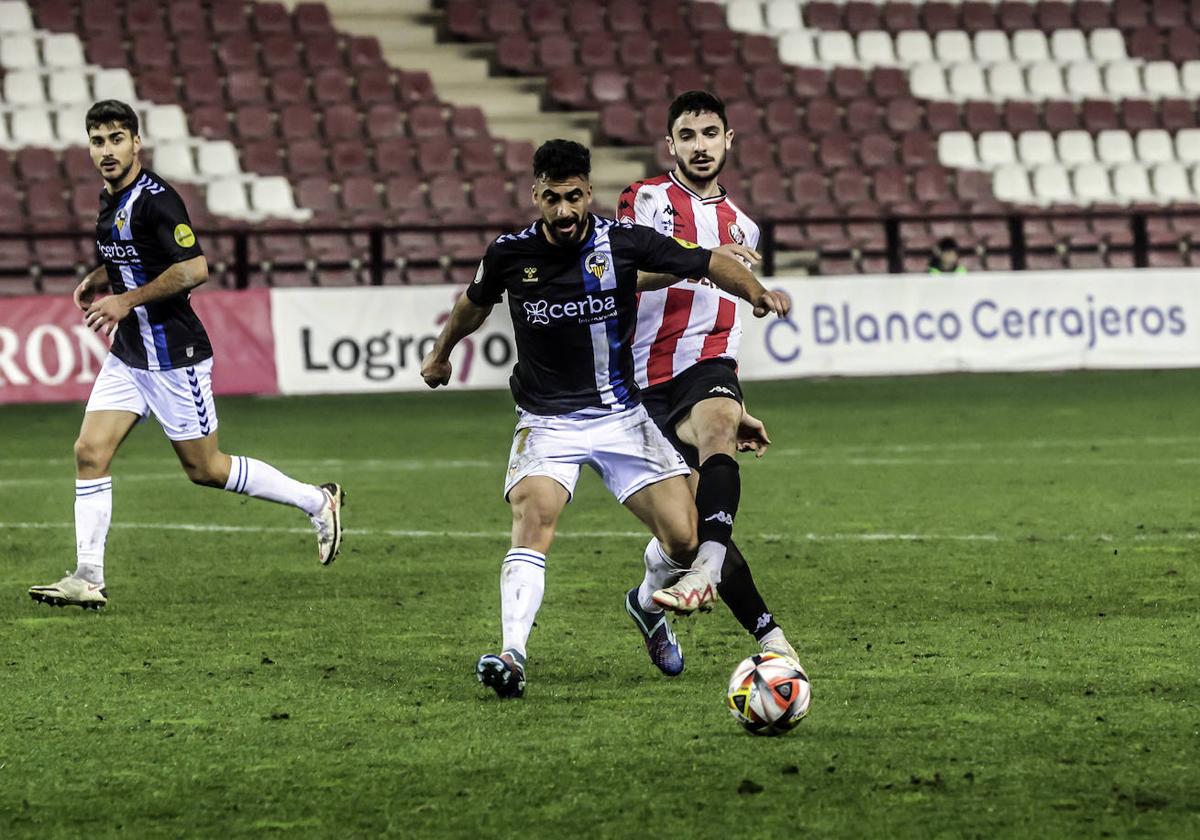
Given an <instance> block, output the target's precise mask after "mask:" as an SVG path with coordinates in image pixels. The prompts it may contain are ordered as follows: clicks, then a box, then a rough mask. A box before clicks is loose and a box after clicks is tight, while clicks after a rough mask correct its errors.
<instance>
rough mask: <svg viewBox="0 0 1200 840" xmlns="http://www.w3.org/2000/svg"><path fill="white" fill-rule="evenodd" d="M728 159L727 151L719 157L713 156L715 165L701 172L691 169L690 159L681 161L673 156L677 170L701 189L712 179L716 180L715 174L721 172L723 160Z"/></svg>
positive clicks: (723, 164)
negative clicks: (705, 172) (704, 172)
mask: <svg viewBox="0 0 1200 840" xmlns="http://www.w3.org/2000/svg"><path fill="white" fill-rule="evenodd" d="M727 160H729V153H728V152H726V153H724V154H722V155H721V157H719V158H716V157H714V158H713V161H714V163H715V165H714V166H713V168H712V169H711V170H710V171H709V172H708V173H707V174H701V173H699V172H697V171H696V170H694V169H692V167H691V162H690V161H687V162H685V161H683V160H681V159H680V158H675V163H676V164H677V165H678V166H679V171H680V172H682V173H683V175H684V177H685V178H687V179H688V180H689V181H691V182H692V184H694V185H695V186H696V187H697V188H698V189H701V190H703V189H704V188H705V187H707V186H708V185H709V184H711V183H712V182H713V181H715V180H717V176H718V175H720V174H721V170H722V169H724V168H725V162H726V161H727Z"/></svg>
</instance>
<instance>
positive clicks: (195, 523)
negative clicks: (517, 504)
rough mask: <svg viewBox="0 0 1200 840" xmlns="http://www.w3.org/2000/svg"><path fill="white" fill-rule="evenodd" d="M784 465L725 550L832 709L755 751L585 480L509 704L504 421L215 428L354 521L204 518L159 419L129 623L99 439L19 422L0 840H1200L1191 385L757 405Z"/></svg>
mask: <svg viewBox="0 0 1200 840" xmlns="http://www.w3.org/2000/svg"><path fill="white" fill-rule="evenodd" d="M747 394H748V398H749V400H750V407H751V410H752V411H754V412H755V413H756V414H759V415H760V416H761V417H762V418H763V419H764V420H765V421H766V422H767V424H768V428H769V430H770V432H771V434H772V437H773V439H774V441H775V446H774V447H773V448H772V451H771V452H770V453H769V454H768V455H767V457H766V458H765V459H763V460H762V461H759V462H755V461H753V460H743V461H742V466H743V469H742V476H743V495H742V512H741V515H740V517H739V519H738V524H737V529H736V533H737V534H738V540H739V542H740V543H741V544H742V545H743V548H744V550H745V553H746V554H747V556H748V557H749V558H750V561H751V565H752V567H753V569H754V572H755V576H756V579H757V580H758V582H759V584H760V586H761V588H762V590H763V591H764V592H765V594H766V597H767V601H768V604H770V605H771V606H772V608H773V609H774V610H775V613H776V615H777V616H778V618H779V619H780V621H781V622H782V624H783V626H784V627H785V629H786V630H787V631H788V635H789V637H790V638H791V639H792V641H793V642H794V643H795V644H796V647H797V648H798V649H799V650H800V652H801V655H802V658H803V661H804V662H805V664H806V665H807V667H808V669H809V672H810V674H811V677H812V680H813V696H814V700H813V706H812V711H811V714H810V716H809V718H808V719H807V720H806V721H805V722H804V723H803V724H802V725H801V726H800V727H799V728H798V729H797V730H796V731H794V732H793V733H791V734H789V735H787V736H786V737H782V738H775V739H764V738H755V737H753V736H750V735H747V734H745V733H743V732H742V731H741V730H740V729H739V728H738V727H737V725H736V724H735V723H734V721H733V720H732V718H731V717H730V716H729V714H728V713H727V712H726V710H725V709H724V707H723V697H724V688H725V682H726V680H727V678H728V675H729V673H730V672H731V671H732V669H733V667H734V666H735V665H736V664H737V662H738V661H739V660H740V659H741V658H742V657H744V656H746V655H748V654H750V653H752V652H753V651H754V649H755V648H754V646H753V644H752V640H751V639H750V638H749V637H748V636H747V635H745V634H744V633H743V631H742V630H741V628H740V627H739V626H738V625H737V624H736V622H735V621H734V620H733V618H732V617H731V616H730V615H729V614H728V612H727V611H725V610H724V609H723V608H718V610H717V611H716V612H714V613H711V614H709V615H706V616H698V617H694V618H691V619H688V620H681V621H678V622H677V623H676V630H677V632H678V634H679V636H680V640H681V642H682V644H683V645H684V650H685V653H686V655H687V658H688V659H687V663H688V664H687V670H686V672H685V673H684V674H683V675H682V676H681V677H679V678H678V679H675V680H667V679H664V678H662V677H660V676H659V675H658V674H657V672H656V671H654V669H653V668H652V666H651V665H650V664H649V662H648V660H647V658H646V656H645V653H644V650H643V649H642V646H641V641H640V638H639V636H638V635H637V633H636V632H635V631H634V628H633V626H632V624H631V622H630V621H629V619H628V617H627V616H626V615H625V614H624V612H623V610H622V605H621V599H622V596H623V594H624V593H625V591H626V589H627V588H628V587H630V586H632V585H633V584H634V583H635V582H636V581H637V580H638V579H639V578H640V574H641V572H640V568H641V549H642V546H643V545H644V542H645V537H644V536H643V535H642V534H641V529H640V525H639V524H638V523H637V522H636V520H634V518H633V517H632V515H630V514H629V513H628V512H626V511H625V510H623V509H622V508H620V506H618V505H617V504H616V502H615V501H613V500H612V499H611V498H610V497H609V496H607V494H606V492H605V491H604V489H603V486H602V485H601V484H600V482H599V481H598V480H597V479H596V477H595V476H594V475H592V474H590V473H586V474H585V477H584V479H583V480H582V481H581V483H580V488H579V493H578V495H577V498H576V500H575V502H574V503H572V504H571V505H570V506H569V507H568V508H567V511H566V513H565V514H564V517H563V520H562V523H561V533H560V538H559V540H558V542H557V543H556V545H555V547H554V548H553V550H552V551H551V553H550V556H549V562H548V573H547V594H546V600H545V603H544V606H543V608H542V612H541V615H540V617H539V626H538V627H537V628H536V629H535V630H534V633H533V636H532V638H531V643H530V670H529V678H530V682H529V689H528V693H527V696H526V699H525V700H523V701H520V702H508V703H502V702H499V701H497V700H496V698H495V697H494V696H490V695H489V693H487V692H485V691H484V690H483V689H481V688H480V687H479V686H478V684H477V683H476V681H475V678H474V673H473V666H474V663H475V660H476V658H477V657H478V656H479V655H480V654H481V653H484V652H487V651H492V650H494V649H495V648H496V647H497V644H498V642H499V617H498V613H499V596H498V570H499V564H500V560H501V558H502V556H503V554H504V552H505V549H506V548H507V531H508V524H509V523H508V509H507V507H506V506H505V505H504V503H503V502H502V500H501V498H500V485H501V482H502V479H503V471H504V465H505V459H506V457H507V453H508V443H509V439H510V436H511V432H512V425H513V419H514V417H513V413H512V406H511V403H510V401H509V398H508V396H507V395H506V394H502V393H462V392H459V393H455V392H453V391H451V392H449V393H436V394H409V395H387V396H354V397H323V398H307V399H270V400H263V399H224V400H221V401H219V403H218V410H219V412H220V419H221V439H222V444H223V447H224V448H225V450H226V451H228V452H232V453H238V454H245V455H251V456H254V457H257V458H261V459H264V460H268V461H270V462H273V463H275V464H276V465H277V466H279V467H280V468H282V469H285V470H287V471H288V472H290V473H292V474H293V475H295V476H297V477H299V478H304V479H307V480H310V481H314V482H320V481H330V480H337V481H340V482H342V483H343V484H344V485H345V486H346V489H347V491H348V493H349V504H348V508H347V513H346V523H347V527H348V529H349V531H348V535H347V537H346V541H345V548H344V550H343V553H342V555H341V557H340V558H339V559H338V561H337V562H336V563H335V564H334V565H333V566H332V567H330V568H321V567H320V566H319V565H318V564H317V562H316V559H315V548H314V546H313V544H312V539H311V537H310V536H309V533H308V524H307V522H306V521H305V520H304V518H303V516H302V515H300V514H298V513H296V512H295V511H292V510H289V509H286V508H282V507H278V506H274V505H270V504H267V503H263V502H257V501H253V500H248V499H246V498H244V497H235V496H232V495H230V494H227V493H221V492H218V491H213V490H207V489H202V488H198V487H193V486H191V485H190V484H189V483H188V482H187V481H186V479H185V478H184V477H183V475H182V472H181V471H180V470H179V468H178V467H177V466H176V464H175V462H174V459H173V456H172V454H171V452H170V449H169V447H168V445H167V443H166V441H165V439H164V438H163V437H162V435H161V433H160V432H159V430H158V429H157V426H156V424H155V423H154V422H153V421H151V422H150V423H148V424H147V425H146V426H144V427H142V428H139V429H138V430H136V431H135V433H134V434H133V435H132V436H131V438H130V440H129V441H128V442H127V444H126V447H125V449H124V450H123V451H122V453H121V454H120V456H119V458H118V461H117V463H116V466H115V471H114V474H115V497H114V521H115V525H114V528H113V530H112V532H111V534H110V538H109V542H108V560H107V571H108V588H109V593H110V597H111V600H110V604H109V607H108V608H107V609H106V610H104V611H103V612H100V613H92V612H86V613H85V612H84V611H81V610H78V609H73V610H70V611H67V610H63V609H57V610H56V609H52V608H50V607H47V606H44V605H39V604H35V603H33V602H32V601H31V600H30V599H29V598H28V596H27V595H26V593H25V589H26V588H27V587H28V586H29V585H31V584H35V583H46V582H50V581H52V580H55V579H56V578H57V577H58V576H59V575H60V574H61V573H62V571H63V570H64V569H68V568H73V563H74V552H73V534H72V525H71V522H72V514H71V504H72V492H71V487H72V485H71V482H72V478H73V472H72V465H71V459H70V453H71V442H72V440H73V439H74V436H75V433H76V430H77V427H78V423H79V418H80V412H81V408H80V407H79V406H78V405H67V406H23V407H14V406H8V407H0V498H2V499H3V505H2V506H0V556H2V557H3V565H2V566H0V583H2V585H0V639H2V644H0V837H4V838H15V837H38V838H46V837H57V836H81V835H83V834H88V835H93V836H110V835H117V834H120V835H123V836H129V837H182V836H203V837H241V836H251V835H262V834H268V835H271V834H274V835H279V836H297V837H351V836H379V835H384V834H388V835H393V836H400V837H412V838H426V837H435V838H436V837H510V836H511V837H516V836H522V837H534V838H541V837H548V838H558V837H571V836H577V837H614V838H628V837H676V838H701V837H713V838H717V837H734V838H759V837H771V838H776V837H781V836H813V837H869V838H875V837H879V838H903V837H912V838H934V837H939V838H940V837H945V838H950V837H986V838H992V837H1028V836H1031V835H1033V834H1034V833H1035V832H1036V833H1037V834H1038V835H1040V836H1044V837H1047V838H1055V837H1101V836H1116V837H1195V836H1200V707H1198V706H1197V700H1198V697H1200V692H1198V688H1200V685H1198V683H1200V590H1198V588H1197V587H1198V583H1200V567H1198V563H1197V560H1198V559H1200V397H1198V396H1197V395H1198V394H1200V372H1196V371H1175V372H1156V373H1149V372H1120V373H1117V372H1092V373H1073V374H1061V375H1060V374H1054V375H1025V376H978V377H960V376H946V377H930V378H902V379H856V380H833V381H812V382H791V383H750V384H749V385H748V386H747Z"/></svg>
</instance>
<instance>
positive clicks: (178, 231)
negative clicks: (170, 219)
mask: <svg viewBox="0 0 1200 840" xmlns="http://www.w3.org/2000/svg"><path fill="white" fill-rule="evenodd" d="M175 242H176V243H177V244H178V245H179V247H180V248H191V247H192V246H193V245H195V244H196V234H194V233H192V229H191V228H190V227H188V226H187V225H185V224H184V223H183V222H180V223H179V224H177V225H175Z"/></svg>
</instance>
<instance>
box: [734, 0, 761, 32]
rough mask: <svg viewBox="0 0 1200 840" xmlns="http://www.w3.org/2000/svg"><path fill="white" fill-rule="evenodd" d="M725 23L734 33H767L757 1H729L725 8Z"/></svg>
mask: <svg viewBox="0 0 1200 840" xmlns="http://www.w3.org/2000/svg"><path fill="white" fill-rule="evenodd" d="M725 22H726V23H728V24H729V28H730V29H732V30H733V31H734V32H750V33H754V34H761V33H763V32H766V31H767V27H766V24H765V23H764V22H763V16H762V6H761V5H759V2H758V0H731V2H730V3H729V5H728V6H727V7H726V8H725Z"/></svg>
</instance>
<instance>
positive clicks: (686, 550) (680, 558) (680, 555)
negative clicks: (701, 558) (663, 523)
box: [658, 528, 699, 565]
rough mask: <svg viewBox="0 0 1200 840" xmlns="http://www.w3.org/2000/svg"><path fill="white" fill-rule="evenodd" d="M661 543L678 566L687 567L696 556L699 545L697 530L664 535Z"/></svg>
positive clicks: (660, 538)
mask: <svg viewBox="0 0 1200 840" xmlns="http://www.w3.org/2000/svg"><path fill="white" fill-rule="evenodd" d="M658 541H659V542H661V543H662V547H663V551H665V552H666V553H667V556H668V557H670V558H671V560H673V561H674V562H675V563H676V564H677V565H687V564H689V563H691V562H692V559H693V558H694V557H695V556H696V548H697V547H698V546H699V543H698V542H697V540H696V529H695V528H692V530H691V531H686V530H680V531H675V532H673V533H668V534H664V535H663V536H661V537H659V540H658Z"/></svg>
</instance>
